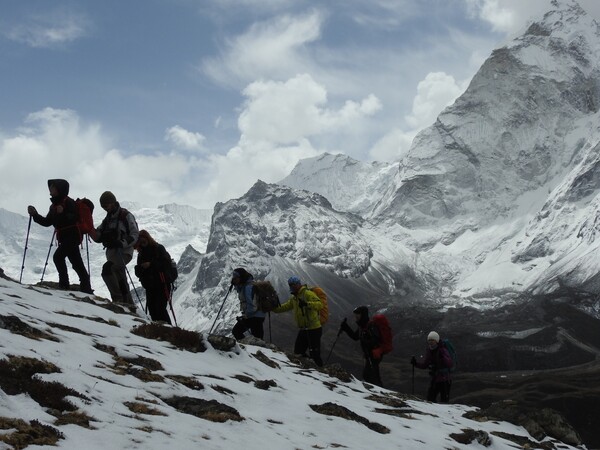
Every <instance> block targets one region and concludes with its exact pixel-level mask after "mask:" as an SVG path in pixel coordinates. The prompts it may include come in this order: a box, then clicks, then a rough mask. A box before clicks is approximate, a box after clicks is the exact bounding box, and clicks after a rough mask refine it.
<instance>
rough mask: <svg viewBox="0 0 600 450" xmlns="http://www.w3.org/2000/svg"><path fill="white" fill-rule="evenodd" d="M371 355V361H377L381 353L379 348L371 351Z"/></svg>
mask: <svg viewBox="0 0 600 450" xmlns="http://www.w3.org/2000/svg"><path fill="white" fill-rule="evenodd" d="M371 355H372V356H373V359H375V360H379V359H381V356H382V355H383V352H382V351H381V348H379V347H377V348H374V349H373V350H371Z"/></svg>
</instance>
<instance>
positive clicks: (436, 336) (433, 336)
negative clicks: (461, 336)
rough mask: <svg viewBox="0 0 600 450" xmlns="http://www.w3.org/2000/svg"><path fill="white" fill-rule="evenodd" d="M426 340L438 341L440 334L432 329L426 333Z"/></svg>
mask: <svg viewBox="0 0 600 450" xmlns="http://www.w3.org/2000/svg"><path fill="white" fill-rule="evenodd" d="M427 340H428V341H435V342H440V335H439V334H437V333H436V332H435V331H432V332H431V333H429V334H428V335H427Z"/></svg>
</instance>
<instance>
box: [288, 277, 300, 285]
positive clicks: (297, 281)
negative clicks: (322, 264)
mask: <svg viewBox="0 0 600 450" xmlns="http://www.w3.org/2000/svg"><path fill="white" fill-rule="evenodd" d="M289 284H302V281H300V277H297V276H293V277H289V278H288V285H289Z"/></svg>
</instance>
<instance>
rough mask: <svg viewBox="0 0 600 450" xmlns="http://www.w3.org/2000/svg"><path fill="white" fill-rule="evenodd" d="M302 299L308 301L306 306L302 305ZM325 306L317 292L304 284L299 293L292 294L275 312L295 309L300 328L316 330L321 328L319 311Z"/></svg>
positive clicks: (295, 316) (297, 323) (295, 318)
mask: <svg viewBox="0 0 600 450" xmlns="http://www.w3.org/2000/svg"><path fill="white" fill-rule="evenodd" d="M300 300H303V301H304V302H306V306H305V307H303V308H302V307H300ZM322 308H323V303H322V302H321V299H320V298H319V296H318V295H317V294H315V293H314V292H313V291H311V290H310V289H308V288H307V287H306V285H304V286H302V287H301V288H300V290H299V291H298V294H297V295H292V296H291V297H290V298H289V299H288V300H287V301H286V302H285V303H284V304H283V305H280V306H278V307H277V308H275V309H274V310H273V312H275V313H282V312H286V311H289V310H290V309H293V310H294V320H295V321H296V325H298V328H303V329H307V330H316V329H317V328H321V320H320V319H319V311H320V310H321V309H322Z"/></svg>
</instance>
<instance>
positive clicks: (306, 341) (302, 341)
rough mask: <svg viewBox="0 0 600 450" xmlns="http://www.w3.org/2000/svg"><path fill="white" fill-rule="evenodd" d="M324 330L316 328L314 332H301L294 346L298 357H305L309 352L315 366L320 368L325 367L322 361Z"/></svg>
mask: <svg viewBox="0 0 600 450" xmlns="http://www.w3.org/2000/svg"><path fill="white" fill-rule="evenodd" d="M322 333H323V330H322V329H321V328H320V327H319V328H315V329H314V330H304V329H302V330H300V331H298V336H296V343H295V344H294V353H295V354H296V355H305V356H306V350H308V352H309V355H310V357H311V358H312V359H313V361H314V362H315V364H316V365H317V366H319V367H321V366H322V365H323V360H322V359H321V334H322Z"/></svg>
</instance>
